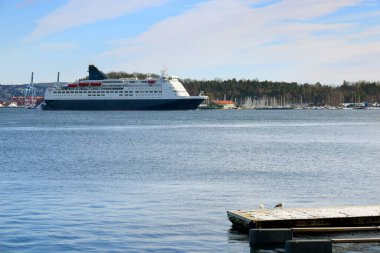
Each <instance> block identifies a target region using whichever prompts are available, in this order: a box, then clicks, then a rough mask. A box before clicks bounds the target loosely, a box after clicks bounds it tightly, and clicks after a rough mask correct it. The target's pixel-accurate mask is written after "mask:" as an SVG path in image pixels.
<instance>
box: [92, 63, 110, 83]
mask: <svg viewBox="0 0 380 253" xmlns="http://www.w3.org/2000/svg"><path fill="white" fill-rule="evenodd" d="M88 79H89V80H104V79H108V76H107V75H106V74H104V73H103V72H102V71H100V70H99V69H98V68H97V67H95V66H94V65H89V66H88Z"/></svg>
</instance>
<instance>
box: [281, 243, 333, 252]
mask: <svg viewBox="0 0 380 253" xmlns="http://www.w3.org/2000/svg"><path fill="white" fill-rule="evenodd" d="M285 252H286V253H332V241H331V240H291V241H286V243H285Z"/></svg>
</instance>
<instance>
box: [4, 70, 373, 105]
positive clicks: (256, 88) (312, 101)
mask: <svg viewBox="0 0 380 253" xmlns="http://www.w3.org/2000/svg"><path fill="white" fill-rule="evenodd" d="M107 75H108V77H109V78H138V79H144V78H146V77H148V76H150V77H152V78H157V77H158V75H156V74H144V73H126V72H110V73H107ZM83 79H86V77H85V78H83ZM181 82H182V83H183V85H184V86H185V88H186V90H187V91H188V92H189V94H190V95H198V94H199V92H200V91H203V92H204V93H205V94H206V95H207V96H209V98H210V100H217V99H219V100H221V99H228V100H233V101H235V102H237V103H238V104H241V103H243V102H244V101H246V100H247V99H256V100H257V99H267V100H271V99H273V100H277V101H282V102H283V103H286V104H299V103H304V104H307V105H316V106H320V105H332V106H337V105H339V104H340V103H358V102H364V101H367V102H370V103H373V102H380V82H369V81H358V82H347V81H344V82H343V84H342V85H340V86H328V85H322V84H320V83H316V84H307V83H305V84H298V83H295V82H273V81H259V80H257V79H254V80H237V79H229V80H220V79H215V80H193V79H183V80H181ZM50 85H52V84H36V87H37V95H38V96H43V94H44V91H45V89H46V87H48V86H50ZM26 87H27V85H23V86H22V85H0V101H1V100H5V101H9V100H10V99H11V97H12V96H22V95H23V91H24V89H25V88H26Z"/></svg>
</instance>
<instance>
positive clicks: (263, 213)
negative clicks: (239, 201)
mask: <svg viewBox="0 0 380 253" xmlns="http://www.w3.org/2000/svg"><path fill="white" fill-rule="evenodd" d="M227 216H228V219H229V220H230V221H231V222H232V224H233V225H234V226H235V227H237V228H240V229H243V230H245V231H247V232H248V231H249V229H252V228H301V227H328V226H330V227H348V226H350V227H352V226H375V225H380V205H371V206H336V207H321V208H275V209H260V210H245V211H243V210H237V211H227Z"/></svg>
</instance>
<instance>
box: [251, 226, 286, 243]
mask: <svg viewBox="0 0 380 253" xmlns="http://www.w3.org/2000/svg"><path fill="white" fill-rule="evenodd" d="M292 239H293V231H292V230H291V229H290V228H275V229H259V228H256V229H250V230H249V243H250V245H257V244H276V243H277V244H280V243H282V244H284V243H285V242H286V241H287V240H292Z"/></svg>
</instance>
